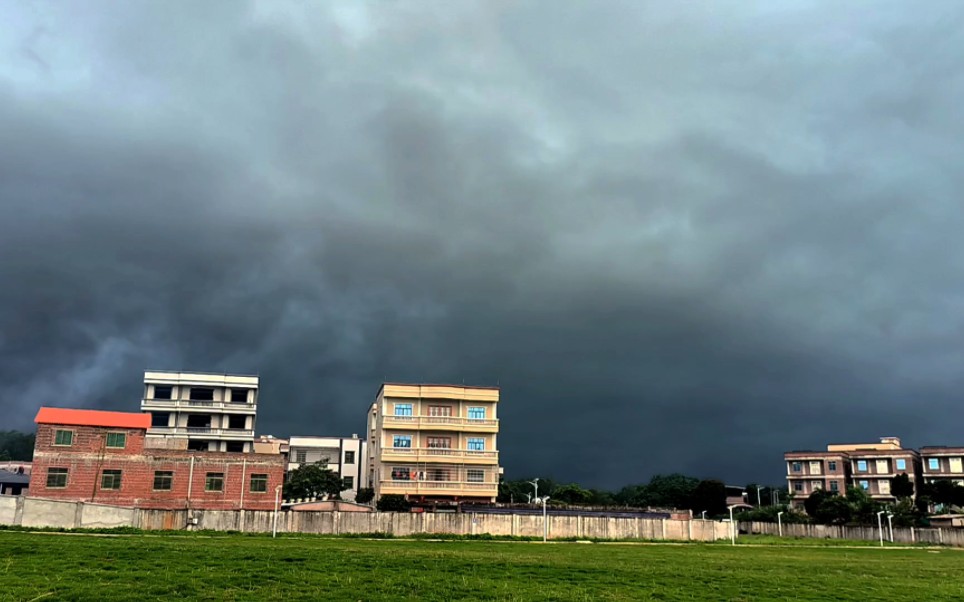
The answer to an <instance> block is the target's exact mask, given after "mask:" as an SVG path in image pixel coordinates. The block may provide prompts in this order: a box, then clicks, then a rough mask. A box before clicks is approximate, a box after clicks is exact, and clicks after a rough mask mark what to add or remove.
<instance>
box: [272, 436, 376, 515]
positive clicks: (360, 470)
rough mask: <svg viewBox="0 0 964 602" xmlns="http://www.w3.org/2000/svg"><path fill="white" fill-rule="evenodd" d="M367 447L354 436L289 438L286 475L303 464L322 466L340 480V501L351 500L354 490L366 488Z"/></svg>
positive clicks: (356, 491)
mask: <svg viewBox="0 0 964 602" xmlns="http://www.w3.org/2000/svg"><path fill="white" fill-rule="evenodd" d="M367 453H368V446H367V444H366V443H365V440H364V439H359V437H358V435H352V436H351V437H291V438H289V439H288V472H291V471H292V470H297V469H298V467H300V466H302V465H304V464H315V463H317V462H325V463H326V466H327V467H328V469H330V470H332V471H334V472H335V473H336V474H338V475H339V476H340V477H341V480H342V483H344V487H345V489H344V490H343V491H342V493H341V497H342V499H346V500H354V499H355V494H356V493H358V490H359V489H361V488H364V487H368V471H366V470H365V458H366V454H367Z"/></svg>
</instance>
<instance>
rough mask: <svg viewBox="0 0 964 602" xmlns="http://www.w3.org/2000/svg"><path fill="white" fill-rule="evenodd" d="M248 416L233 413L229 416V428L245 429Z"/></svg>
mask: <svg viewBox="0 0 964 602" xmlns="http://www.w3.org/2000/svg"><path fill="white" fill-rule="evenodd" d="M247 422H248V417H247V416H241V415H239V414H231V415H229V416H228V428H229V429H240V430H244V429H245V427H246V426H247Z"/></svg>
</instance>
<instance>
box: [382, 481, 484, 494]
mask: <svg viewBox="0 0 964 602" xmlns="http://www.w3.org/2000/svg"><path fill="white" fill-rule="evenodd" d="M379 489H380V492H381V493H382V494H385V493H401V494H407V495H453V496H454V495H459V496H484V497H495V496H496V495H497V494H498V492H499V485H498V483H478V482H468V481H394V480H391V479H388V480H386V479H383V480H381V481H379Z"/></svg>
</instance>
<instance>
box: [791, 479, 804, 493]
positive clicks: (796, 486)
mask: <svg viewBox="0 0 964 602" xmlns="http://www.w3.org/2000/svg"><path fill="white" fill-rule="evenodd" d="M793 490H794V491H803V483H801V482H800V481H794V482H793Z"/></svg>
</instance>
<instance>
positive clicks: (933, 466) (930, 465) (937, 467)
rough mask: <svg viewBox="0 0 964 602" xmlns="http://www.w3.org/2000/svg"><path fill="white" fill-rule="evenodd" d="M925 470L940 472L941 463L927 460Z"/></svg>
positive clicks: (931, 459)
mask: <svg viewBox="0 0 964 602" xmlns="http://www.w3.org/2000/svg"><path fill="white" fill-rule="evenodd" d="M927 468H928V469H930V470H940V469H941V461H940V460H939V459H938V458H927Z"/></svg>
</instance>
